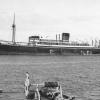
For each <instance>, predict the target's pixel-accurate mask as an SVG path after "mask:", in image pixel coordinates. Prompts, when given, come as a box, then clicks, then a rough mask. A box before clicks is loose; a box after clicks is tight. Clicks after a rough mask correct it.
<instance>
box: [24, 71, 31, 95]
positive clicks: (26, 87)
mask: <svg viewBox="0 0 100 100" xmlns="http://www.w3.org/2000/svg"><path fill="white" fill-rule="evenodd" d="M29 86H30V81H29V73H28V72H26V80H25V95H26V96H27V95H28V94H29Z"/></svg>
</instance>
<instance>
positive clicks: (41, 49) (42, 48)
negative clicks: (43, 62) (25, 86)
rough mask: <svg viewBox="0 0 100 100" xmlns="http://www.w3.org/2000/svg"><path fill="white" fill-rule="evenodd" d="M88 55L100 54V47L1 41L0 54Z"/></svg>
mask: <svg viewBox="0 0 100 100" xmlns="http://www.w3.org/2000/svg"><path fill="white" fill-rule="evenodd" d="M9 54H11V55H17V54H18V55H20V54H28V55H85V54H86V55H88V54H100V49H98V48H94V47H84V46H83V47H82V46H59V45H57V46H55V45H54V46H48V45H36V46H28V45H23V46H22V45H16V44H15V45H11V44H10V45H8V44H3V43H0V55H9Z"/></svg>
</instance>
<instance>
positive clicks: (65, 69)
mask: <svg viewBox="0 0 100 100" xmlns="http://www.w3.org/2000/svg"><path fill="white" fill-rule="evenodd" d="M27 71H28V72H29V73H30V79H31V82H35V83H41V82H44V81H59V82H60V83H61V84H62V87H63V90H64V93H65V94H68V95H75V96H76V97H77V100H100V56H14V55H13V56H0V89H3V92H4V93H1V94H0V100H25V95H24V80H25V73H26V72H27Z"/></svg>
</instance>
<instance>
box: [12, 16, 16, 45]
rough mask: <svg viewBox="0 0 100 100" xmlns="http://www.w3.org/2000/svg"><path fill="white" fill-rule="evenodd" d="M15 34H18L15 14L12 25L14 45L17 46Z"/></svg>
mask: <svg viewBox="0 0 100 100" xmlns="http://www.w3.org/2000/svg"><path fill="white" fill-rule="evenodd" d="M15 33H16V25H15V14H14V19H13V24H12V43H13V44H15Z"/></svg>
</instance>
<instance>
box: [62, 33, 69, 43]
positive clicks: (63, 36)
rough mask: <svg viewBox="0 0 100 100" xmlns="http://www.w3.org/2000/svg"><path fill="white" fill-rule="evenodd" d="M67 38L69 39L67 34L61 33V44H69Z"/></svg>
mask: <svg viewBox="0 0 100 100" xmlns="http://www.w3.org/2000/svg"><path fill="white" fill-rule="evenodd" d="M69 37H70V34H69V33H62V41H63V42H69Z"/></svg>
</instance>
